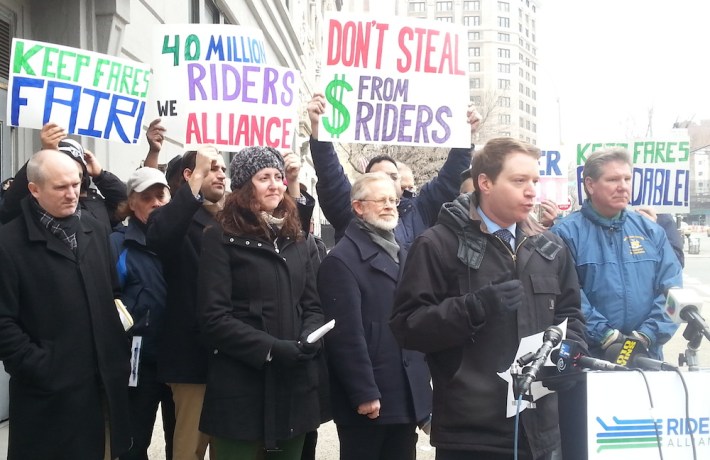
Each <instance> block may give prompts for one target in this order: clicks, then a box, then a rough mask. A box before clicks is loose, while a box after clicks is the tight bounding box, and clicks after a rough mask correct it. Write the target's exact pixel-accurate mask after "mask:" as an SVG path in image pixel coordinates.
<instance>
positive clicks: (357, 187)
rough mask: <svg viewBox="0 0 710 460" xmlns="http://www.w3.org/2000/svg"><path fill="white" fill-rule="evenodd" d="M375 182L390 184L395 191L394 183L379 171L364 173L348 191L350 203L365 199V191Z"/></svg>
mask: <svg viewBox="0 0 710 460" xmlns="http://www.w3.org/2000/svg"><path fill="white" fill-rule="evenodd" d="M377 181H385V182H388V183H390V184H392V189H393V190H394V191H395V192H396V191H397V190H395V185H394V181H392V179H391V178H390V176H388V175H387V174H385V173H383V172H381V171H377V172H371V173H365V174H363V175H362V176H360V177H358V178H357V179H355V182H353V186H352V188H351V189H350V201H351V202H352V201H355V200H365V199H367V189H368V188H369V187H370V184H372V183H373V182H377Z"/></svg>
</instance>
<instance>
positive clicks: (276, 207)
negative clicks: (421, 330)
mask: <svg viewBox="0 0 710 460" xmlns="http://www.w3.org/2000/svg"><path fill="white" fill-rule="evenodd" d="M230 176H231V181H232V188H233V190H234V191H233V192H232V193H231V194H230V195H229V196H228V197H227V199H226V202H225V205H224V210H223V211H222V212H221V213H220V214H219V215H218V218H217V220H218V222H219V223H220V224H221V226H222V228H214V227H213V228H210V229H208V230H206V232H205V235H204V239H203V250H202V254H201V256H200V267H199V270H198V272H199V274H200V277H199V281H198V284H199V291H198V296H199V297H198V302H199V308H200V320H201V328H202V330H201V332H202V333H203V335H204V338H205V341H206V343H207V344H208V346H209V347H210V349H211V350H212V354H211V355H210V356H211V359H210V362H209V368H208V378H207V390H206V393H205V400H204V405H203V409H202V418H201V421H200V430H201V431H202V432H204V433H206V434H208V435H210V436H212V437H213V439H215V447H216V450H217V452H219V458H220V460H229V459H240V460H241V459H257V458H262V457H261V455H262V454H263V451H264V450H266V457H267V458H268V457H269V453H270V452H272V451H274V450H275V449H279V450H280V451H281V452H280V457H279V458H280V459H285V460H288V459H294V460H298V459H299V458H300V455H301V449H302V446H303V438H304V435H305V433H306V432H308V431H312V430H314V429H315V428H317V427H318V425H319V405H318V391H317V390H318V368H317V364H316V361H315V360H314V359H313V358H314V357H315V355H316V353H317V352H318V350H319V348H320V343H319V342H316V343H314V344H307V343H306V337H307V336H308V334H309V333H310V332H312V331H313V330H315V329H316V328H318V327H320V326H321V325H322V324H323V313H322V312H321V308H320V302H319V300H318V295H317V292H316V288H315V272H314V270H313V267H312V265H311V257H310V253H309V251H310V248H309V243H308V240H307V239H305V237H304V235H303V232H302V231H301V228H300V223H299V218H298V213H297V211H296V205H295V203H294V202H293V200H292V199H291V198H290V197H289V196H285V195H284V192H285V190H286V186H285V185H284V184H283V177H284V162H283V158H282V157H281V155H280V154H279V152H277V151H276V150H274V149H271V148H266V147H250V148H247V149H244V150H242V151H241V152H239V153H237V154H236V155H235V156H234V159H233V160H232V163H231V165H230Z"/></svg>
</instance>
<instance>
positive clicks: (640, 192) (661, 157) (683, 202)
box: [575, 139, 690, 213]
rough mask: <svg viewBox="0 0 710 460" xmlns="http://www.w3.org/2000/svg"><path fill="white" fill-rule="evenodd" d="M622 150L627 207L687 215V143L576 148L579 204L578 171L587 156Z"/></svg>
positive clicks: (645, 141)
mask: <svg viewBox="0 0 710 460" xmlns="http://www.w3.org/2000/svg"><path fill="white" fill-rule="evenodd" d="M610 147H623V148H625V149H626V150H627V151H628V152H629V154H630V155H631V161H632V162H633V165H634V166H633V169H632V173H631V176H632V177H631V180H632V183H633V186H632V193H631V203H629V204H630V205H631V206H652V207H653V208H654V209H655V210H656V212H659V213H688V212H690V206H689V202H688V199H689V194H690V188H689V187H690V171H689V164H690V163H689V161H690V142H689V141H688V140H663V141H661V140H651V139H639V140H631V141H626V142H605V143H583V144H577V145H576V151H575V157H576V164H577V168H576V180H577V196H578V199H579V200H580V203H581V202H582V201H583V198H584V197H585V195H584V186H583V181H582V171H583V169H584V163H585V161H586V160H587V158H588V157H589V155H590V154H591V153H592V152H594V151H596V150H600V149H605V148H610Z"/></svg>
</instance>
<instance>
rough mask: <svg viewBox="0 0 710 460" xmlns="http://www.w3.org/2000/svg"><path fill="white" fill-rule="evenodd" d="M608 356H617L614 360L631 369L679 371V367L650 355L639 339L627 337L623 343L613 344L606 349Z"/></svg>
mask: <svg viewBox="0 0 710 460" xmlns="http://www.w3.org/2000/svg"><path fill="white" fill-rule="evenodd" d="M606 356H616V359H614V362H615V363H616V364H619V365H621V366H626V367H628V368H629V369H641V370H646V371H677V370H678V368H677V367H676V366H674V365H673V364H670V363H667V362H665V361H659V360H657V359H652V358H649V357H648V353H647V352H646V349H645V348H644V346H643V345H642V344H641V342H640V341H639V340H638V339H634V338H632V337H627V338H626V340H624V342H623V343H620V344H617V343H615V344H612V345H611V346H609V348H607V350H606Z"/></svg>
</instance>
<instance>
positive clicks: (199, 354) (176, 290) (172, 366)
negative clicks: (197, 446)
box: [146, 183, 217, 384]
mask: <svg viewBox="0 0 710 460" xmlns="http://www.w3.org/2000/svg"><path fill="white" fill-rule="evenodd" d="M202 203H203V202H202V201H201V200H198V199H196V198H195V196H194V195H193V194H192V191H191V190H190V186H189V184H187V183H186V184H183V185H182V186H181V187H180V188H179V189H178V190H177V192H176V193H175V195H174V196H173V197H172V200H171V201H170V202H169V203H167V204H166V205H164V206H161V207H160V208H158V209H156V210H155V211H153V212H152V213H150V217H149V218H148V230H147V232H146V241H147V242H148V248H149V249H150V250H152V251H155V253H156V254H158V257H159V258H160V261H161V262H162V264H163V274H164V275H165V282H166V283H167V288H168V297H167V311H166V312H165V322H164V324H163V326H162V332H161V335H160V342H159V343H158V378H159V379H160V380H161V381H162V382H165V383H194V384H203V383H205V382H206V381H207V361H208V356H209V355H208V353H207V348H206V347H205V345H204V343H203V341H202V339H201V338H200V328H199V323H198V320H197V267H198V264H199V258H200V252H201V250H202V233H203V232H204V230H205V228H206V227H208V226H210V225H217V221H216V220H215V219H214V217H213V216H212V214H210V213H209V211H207V210H206V209H205V208H204V206H203V205H202Z"/></svg>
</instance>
